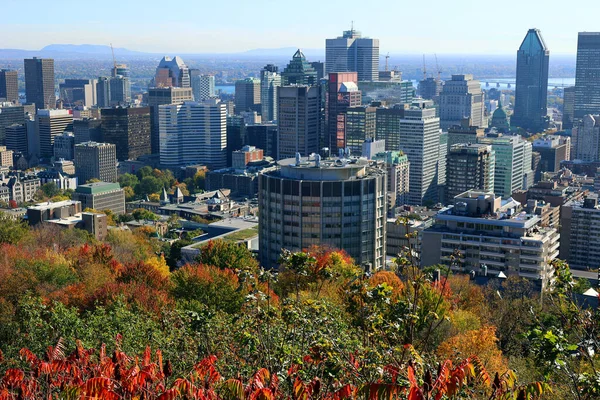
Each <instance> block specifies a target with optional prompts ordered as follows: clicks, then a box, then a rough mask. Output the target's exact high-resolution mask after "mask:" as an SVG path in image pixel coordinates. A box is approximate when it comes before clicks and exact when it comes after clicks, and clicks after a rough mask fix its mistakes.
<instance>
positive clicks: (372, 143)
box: [361, 140, 386, 160]
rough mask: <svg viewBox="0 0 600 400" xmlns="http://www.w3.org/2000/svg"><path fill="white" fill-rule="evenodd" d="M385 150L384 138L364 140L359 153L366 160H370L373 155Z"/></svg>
mask: <svg viewBox="0 0 600 400" xmlns="http://www.w3.org/2000/svg"><path fill="white" fill-rule="evenodd" d="M385 151H386V150H385V140H365V141H364V142H363V144H362V153H361V155H362V156H363V157H366V158H367V160H372V159H374V157H375V155H377V154H379V153H384V152H385Z"/></svg>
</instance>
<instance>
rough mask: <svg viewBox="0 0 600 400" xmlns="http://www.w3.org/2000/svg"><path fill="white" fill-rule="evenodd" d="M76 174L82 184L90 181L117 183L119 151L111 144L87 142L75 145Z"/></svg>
mask: <svg viewBox="0 0 600 400" xmlns="http://www.w3.org/2000/svg"><path fill="white" fill-rule="evenodd" d="M74 158H75V172H76V175H77V178H78V179H79V182H80V183H82V184H83V183H86V182H87V181H89V180H90V179H99V180H101V181H104V182H116V181H117V149H116V146H115V145H114V144H111V143H97V142H85V143H79V144H77V145H75V151H74Z"/></svg>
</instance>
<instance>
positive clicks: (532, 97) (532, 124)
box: [511, 29, 550, 133]
mask: <svg viewBox="0 0 600 400" xmlns="http://www.w3.org/2000/svg"><path fill="white" fill-rule="evenodd" d="M549 61H550V51H549V50H548V47H546V43H544V39H543V38H542V34H541V32H540V30H539V29H530V30H529V31H528V32H527V35H526V36H525V39H523V42H522V43H521V47H519V51H518V52H517V84H516V87H515V107H514V114H513V116H512V118H511V120H512V124H513V126H518V127H520V128H523V129H526V130H528V131H531V132H534V133H535V132H541V131H543V130H544V128H545V127H546V125H547V114H548V110H547V103H548V63H549Z"/></svg>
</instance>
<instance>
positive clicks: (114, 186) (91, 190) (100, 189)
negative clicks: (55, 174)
mask: <svg viewBox="0 0 600 400" xmlns="http://www.w3.org/2000/svg"><path fill="white" fill-rule="evenodd" d="M120 189H121V186H120V185H119V184H118V183H112V182H94V183H88V184H85V185H79V186H77V189H76V190H75V192H77V193H84V194H99V193H105V192H110V191H113V190H120Z"/></svg>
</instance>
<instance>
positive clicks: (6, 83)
mask: <svg viewBox="0 0 600 400" xmlns="http://www.w3.org/2000/svg"><path fill="white" fill-rule="evenodd" d="M17 77H18V75H17V71H14V70H9V69H0V102H2V101H8V102H11V103H18V102H19V85H18V80H17Z"/></svg>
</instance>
